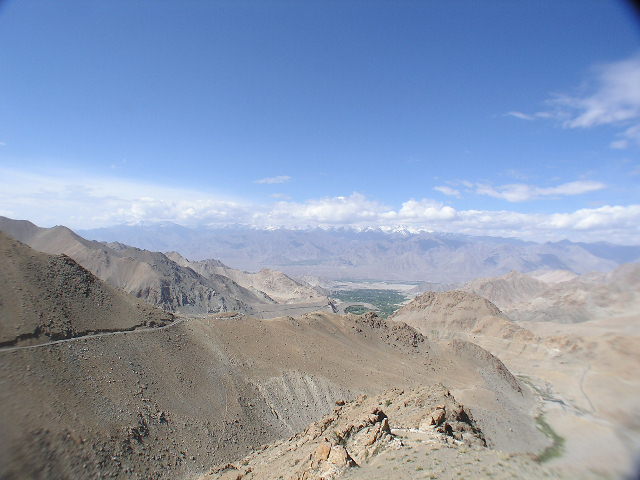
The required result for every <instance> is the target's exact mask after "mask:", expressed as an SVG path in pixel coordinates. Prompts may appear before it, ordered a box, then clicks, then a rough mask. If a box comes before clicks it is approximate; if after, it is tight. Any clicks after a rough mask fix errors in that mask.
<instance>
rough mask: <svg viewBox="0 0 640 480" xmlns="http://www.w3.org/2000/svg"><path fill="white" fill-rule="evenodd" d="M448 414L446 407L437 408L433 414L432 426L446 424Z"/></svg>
mask: <svg viewBox="0 0 640 480" xmlns="http://www.w3.org/2000/svg"><path fill="white" fill-rule="evenodd" d="M446 414H447V412H446V410H445V409H444V406H442V408H436V410H434V411H433V412H432V413H431V425H440V424H441V423H442V422H444V419H445V418H446Z"/></svg>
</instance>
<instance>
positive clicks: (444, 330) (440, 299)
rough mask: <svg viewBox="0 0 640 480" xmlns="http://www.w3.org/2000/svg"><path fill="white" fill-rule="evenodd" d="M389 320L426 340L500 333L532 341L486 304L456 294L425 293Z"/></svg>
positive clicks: (475, 297)
mask: <svg viewBox="0 0 640 480" xmlns="http://www.w3.org/2000/svg"><path fill="white" fill-rule="evenodd" d="M389 319H390V320H392V321H396V322H404V323H406V324H407V325H410V326H412V327H413V328H415V329H416V330H418V331H419V332H420V333H422V334H423V335H427V336H429V338H440V339H453V338H463V339H467V338H469V339H473V335H475V334H478V333H482V332H488V331H490V332H493V333H494V334H498V332H500V333H499V334H500V335H501V336H505V337H513V336H520V337H522V338H531V337H532V335H531V334H530V332H528V331H526V330H525V329H523V328H522V327H519V326H518V325H516V324H514V323H513V322H512V321H511V320H510V319H509V318H508V317H507V316H506V315H504V314H503V313H502V312H501V311H500V310H499V309H498V307H496V306H495V305H494V304H493V303H491V302H490V301H489V300H487V299H485V298H482V297H481V296H479V295H476V294H475V293H470V292H463V291H460V290H452V291H449V292H426V293H424V294H422V295H419V296H418V297H416V298H415V299H414V300H412V301H411V302H409V303H408V304H407V305H405V306H404V307H402V308H401V309H399V310H398V311H397V312H395V313H394V314H393V315H392V316H391V317H389Z"/></svg>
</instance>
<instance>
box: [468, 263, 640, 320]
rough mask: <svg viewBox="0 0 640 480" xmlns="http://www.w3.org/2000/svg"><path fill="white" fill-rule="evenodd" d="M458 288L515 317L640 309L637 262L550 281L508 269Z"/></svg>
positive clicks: (590, 315)
mask: <svg viewBox="0 0 640 480" xmlns="http://www.w3.org/2000/svg"><path fill="white" fill-rule="evenodd" d="M556 277H558V275H556ZM462 289H463V290H465V291H469V292H473V293H476V294H478V295H481V296H483V297H485V298H487V299H488V300H490V301H491V302H493V303H495V304H496V305H497V306H498V307H499V308H500V309H501V310H502V311H503V312H504V313H505V314H506V315H507V316H508V317H509V318H511V319H513V320H516V321H552V322H560V323H575V322H584V321H588V320H596V319H603V318H607V317H611V316H618V315H627V314H629V313H632V312H640V264H638V263H629V264H624V265H621V266H620V267H618V268H616V269H615V270H613V271H612V272H610V273H608V274H604V273H592V274H586V275H580V276H575V275H574V277H573V278H570V279H569V280H566V281H560V282H554V283H553V284H551V285H550V284H548V283H545V282H542V281H540V280H538V279H537V278H534V277H533V276H531V275H530V274H522V273H516V272H512V273H510V274H508V275H505V276H503V277H498V278H483V279H478V280H474V281H473V282H470V283H467V284H466V285H465V286H464V287H462Z"/></svg>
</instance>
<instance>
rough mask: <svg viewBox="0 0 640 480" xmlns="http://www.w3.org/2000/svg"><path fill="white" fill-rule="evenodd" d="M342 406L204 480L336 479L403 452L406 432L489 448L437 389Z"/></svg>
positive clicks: (390, 394) (399, 392) (215, 470)
mask: <svg viewBox="0 0 640 480" xmlns="http://www.w3.org/2000/svg"><path fill="white" fill-rule="evenodd" d="M435 402H440V403H437V404H436V403H435ZM337 403H338V402H337ZM339 403H342V405H337V406H336V407H335V409H334V411H333V413H332V414H331V415H328V416H326V417H324V418H323V419H322V420H319V421H317V422H314V423H312V424H311V425H309V426H308V427H307V428H306V429H305V430H304V431H303V432H301V433H299V434H297V435H295V436H293V437H291V438H290V439H289V440H287V441H283V442H278V443H275V444H272V445H267V446H264V447H261V448H260V449H258V450H256V451H255V452H254V453H252V454H250V455H248V456H247V457H245V458H244V459H242V460H241V461H239V462H237V463H233V464H225V465H222V466H219V467H215V468H213V469H212V470H211V471H210V472H209V473H208V474H207V475H205V476H203V477H201V480H204V479H207V480H214V479H215V480H222V479H243V480H257V479H271V478H273V479H276V478H286V479H287V480H312V479H313V480H316V479H317V480H320V479H324V480H331V479H336V478H340V477H342V476H343V475H344V474H345V473H346V472H347V471H349V470H351V469H353V468H355V467H362V466H365V465H366V464H369V463H370V462H371V461H372V460H373V459H375V458H376V457H378V456H379V455H381V454H383V453H384V452H386V451H388V450H398V451H402V450H403V449H405V448H406V445H405V443H404V441H403V436H402V434H403V432H405V431H413V432H414V434H417V435H422V437H423V438H424V439H425V440H428V441H430V442H439V443H441V444H443V445H447V444H451V445H455V444H462V443H464V444H466V445H475V446H476V447H484V446H485V445H486V442H485V440H484V437H483V435H482V432H481V431H480V430H479V429H478V428H477V426H476V425H475V422H474V420H473V418H472V416H471V415H470V414H468V413H467V412H466V411H465V408H464V406H463V405H461V404H459V403H458V402H456V400H455V399H454V398H453V396H452V395H451V394H450V393H449V391H448V390H447V389H446V388H444V387H442V386H439V385H434V386H431V387H421V388H416V389H413V390H409V391H404V390H401V389H393V390H390V391H387V392H384V393H382V394H380V395H376V396H373V397H368V396H367V395H361V396H359V397H358V398H356V399H355V400H354V401H351V402H347V403H345V402H339Z"/></svg>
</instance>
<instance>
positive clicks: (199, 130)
mask: <svg viewBox="0 0 640 480" xmlns="http://www.w3.org/2000/svg"><path fill="white" fill-rule="evenodd" d="M639 22H640V21H639V17H638V16H637V15H635V13H634V12H633V10H631V8H630V7H629V6H628V5H627V4H626V3H623V2H617V1H615V0H612V1H601V0H574V1H571V0H566V1H562V2H558V1H554V0H541V1H536V2H524V1H523V2H514V1H511V0H495V1H492V2H477V1H475V0H467V1H463V0H453V1H444V0H443V1H428V0H425V1H403V0H399V1H376V0H367V1H347V0H345V1H331V0H326V1H313V0H310V1H305V2H300V1H285V0H281V1H280V0H273V1H270V0H259V1H258V0H256V1H243V0H234V1H214V0H203V1H193V0H183V1H165V0H136V1H131V0H126V1H120V0H110V1H109V2H100V1H97V0H96V1H87V0H82V1H69V0H59V1H56V2H50V1H44V0H33V1H29V2H20V1H15V0H13V1H12V0H4V1H3V0H0V181H1V184H0V185H2V186H1V187H0V215H4V216H8V217H11V218H20V219H27V220H31V221H33V222H35V223H36V224H38V225H41V226H52V225H58V224H62V225H67V226H69V227H71V228H95V227H103V226H110V225H116V224H137V223H153V222H160V221H162V222H167V221H168V222H175V223H178V224H181V225H186V226H194V227H195V226H218V225H228V224H243V225H251V226H254V227H257V228H267V227H269V228H271V227H288V228H307V227H317V226H320V227H354V228H366V227H380V228H384V229H395V228H404V229H409V230H416V231H418V230H428V231H446V232H457V233H466V234H474V235H500V236H515V237H519V238H524V239H528V240H536V241H547V240H560V239H564V238H568V239H571V240H583V241H600V240H606V241H611V242H616V243H625V244H640V23H639Z"/></svg>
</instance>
